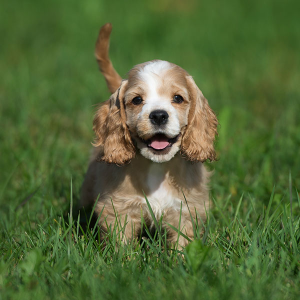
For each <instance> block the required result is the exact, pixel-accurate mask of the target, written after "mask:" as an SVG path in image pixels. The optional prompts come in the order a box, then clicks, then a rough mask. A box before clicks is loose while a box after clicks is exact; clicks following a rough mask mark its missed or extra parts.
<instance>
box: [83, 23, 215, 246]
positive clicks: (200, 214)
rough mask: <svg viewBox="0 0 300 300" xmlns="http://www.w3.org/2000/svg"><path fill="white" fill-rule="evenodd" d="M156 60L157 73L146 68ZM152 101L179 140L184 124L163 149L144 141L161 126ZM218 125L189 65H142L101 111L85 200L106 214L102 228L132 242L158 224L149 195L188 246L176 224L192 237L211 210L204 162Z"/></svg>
mask: <svg viewBox="0 0 300 300" xmlns="http://www.w3.org/2000/svg"><path fill="white" fill-rule="evenodd" d="M102 28H103V27H102ZM108 36H109V35H108ZM98 46H99V45H98ZM99 47H100V48H101V47H102V46H101V45H100V46H99ZM103 47H104V48H105V47H106V46H105V45H104V46H103ZM105 49H108V48H105ZM99 53H101V51H100V52H99ZM107 57H108V54H107ZM100 60H101V59H100ZM153 63H154V65H153V66H156V65H155V63H157V66H158V67H157V68H161V69H159V72H158V71H157V72H158V73H157V74H156V73H153V72H155V69H154V70H153V71H149V72H148V71H147V72H148V73H147V72H146V71H145V70H146V69H147V66H149V65H150V69H149V70H152V69H151V66H152V65H151V64H153ZM107 66H108V71H107V70H106V69H105V65H102V67H104V69H103V70H102V72H103V74H107V72H108V73H109V72H110V71H109V69H110V64H108V65H107ZM142 72H146V73H145V74H150V75H149V76H151V78H150V79H145V77H143V73H142ZM147 76H148V75H147ZM109 78H110V77H106V80H107V81H108V85H109V86H110V87H112V86H114V84H115V82H116V81H115V78H116V77H114V79H112V81H110V79H109ZM147 80H148V81H147ZM149 80H150V81H149ZM154 88H155V91H153V89H154ZM153 92H155V93H153ZM175 95H181V96H182V97H183V98H184V102H182V103H175V102H174V101H173V98H174V96H175ZM136 96H141V97H142V98H143V103H142V104H140V105H135V104H133V103H132V100H133V99H134V98H135V97H136ZM151 97H152V98H153V97H154V98H153V99H152V98H151ZM156 98H157V99H156ZM149 99H152V100H151V101H154V102H149V101H150V100H149ZM158 100H159V101H158ZM147 101H148V102H147ZM155 101H156V102H155ZM157 101H158V102H157ZM151 103H158V106H160V105H163V107H164V109H165V110H166V111H167V112H168V114H169V120H170V121H169V123H171V125H170V126H171V127H170V128H169V127H164V132H165V134H166V135H168V134H170V138H173V137H174V133H173V134H171V132H172V130H173V131H174V130H175V128H177V127H178V130H179V134H178V136H177V140H176V142H174V144H172V146H171V147H170V148H166V150H163V151H162V152H159V154H157V153H156V152H155V151H154V150H152V149H150V148H149V147H147V146H146V145H145V143H144V142H143V140H147V139H148V138H151V137H152V136H154V135H155V134H156V130H157V129H155V128H156V127H155V126H153V124H151V122H150V121H149V111H148V110H147V107H148V106H149V105H150V106H149V107H150V108H151V109H152V108H153V109H156V108H155V107H152V106H151V105H152V104H151ZM147 105H148V106H147ZM159 109H160V107H159ZM172 118H173V119H172ZM172 122H173V123H172ZM169 123H168V124H169ZM168 124H167V125H168ZM217 124H218V121H217V119H216V116H215V114H214V113H213V111H212V110H211V108H210V107H209V105H208V102H207V100H206V99H205V98H204V96H203V94H202V93H201V91H200V90H199V88H198V87H197V86H196V84H195V82H194V80H193V79H192V77H191V76H189V74H188V73H187V72H186V71H185V70H183V69H182V68H180V67H178V66H176V65H174V64H171V63H167V62H161V61H152V62H147V63H144V64H140V65H137V66H135V67H134V68H133V69H132V70H131V71H130V72H129V74H128V79H127V80H125V81H123V82H122V83H120V86H119V87H117V89H116V91H115V92H114V93H113V95H112V96H111V97H110V99H109V100H108V101H106V102H105V103H104V104H103V105H102V106H101V107H100V108H99V109H98V111H97V113H96V115H95V118H94V127H93V129H94V131H95V133H96V139H95V143H94V146H96V148H95V149H94V152H93V155H92V157H91V160H90V165H89V168H88V172H87V175H86V177H85V180H84V183H83V186H82V194H81V202H80V204H81V205H82V206H86V205H89V204H92V203H93V202H95V201H98V202H97V204H96V213H97V214H98V215H99V216H101V217H100V221H99V225H100V226H101V228H102V230H103V231H104V232H108V231H109V230H110V229H113V228H114V227H115V226H117V228H118V230H121V229H122V228H123V229H124V228H125V229H124V230H121V231H122V232H123V234H124V235H123V236H122V240H123V241H125V242H126V241H129V240H132V238H136V237H137V236H138V234H139V233H140V230H141V218H142V217H143V218H144V220H145V221H146V223H147V225H148V226H149V227H150V228H152V227H153V226H154V222H153V220H152V218H151V215H150V212H149V209H148V207H147V204H146V201H145V195H146V196H147V198H148V200H149V202H150V205H151V207H152V208H153V211H154V213H155V215H156V217H157V218H160V217H162V218H163V225H164V227H165V228H166V229H167V230H168V232H169V234H168V238H169V242H170V244H175V243H176V241H177V239H179V245H181V246H185V245H186V244H187V242H188V241H187V240H186V239H185V238H183V237H182V236H180V237H179V236H178V234H177V233H176V231H174V230H172V229H171V227H170V226H169V225H168V224H171V225H172V226H174V227H176V228H178V229H180V230H181V231H182V232H183V233H184V234H186V235H187V236H188V237H189V238H190V239H192V238H193V226H192V224H193V221H195V222H198V224H199V225H200V224H201V223H202V222H205V220H206V211H207V210H208V209H209V207H210V201H209V191H208V187H207V185H208V180H209V173H208V172H207V171H206V169H205V167H204V165H203V164H202V162H203V161H205V160H206V159H210V160H214V159H215V158H216V154H215V151H214V139H215V135H216V134H217ZM172 126H173V127H172ZM168 128H169V129H168ZM176 134H177V133H176ZM168 138H169V137H168ZM176 149H177V150H176ZM178 150H180V151H178ZM153 151H154V152H153ZM172 151H173V152H174V153H173V154H172V153H171V152H172ZM177 151H178V152H177ZM180 152H181V154H182V155H181V154H180ZM153 157H154V158H153ZM157 157H158V158H157ZM99 160H100V162H99ZM152 172H154V174H152ZM155 172H156V173H155ZM185 199H186V200H185ZM186 201H187V202H186ZM180 208H182V211H181V217H180ZM190 214H191V215H192V218H193V221H192V219H191V216H190ZM180 218H181V222H180V224H179V220H180Z"/></svg>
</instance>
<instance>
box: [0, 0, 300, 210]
mask: <svg viewBox="0 0 300 300" xmlns="http://www.w3.org/2000/svg"><path fill="white" fill-rule="evenodd" d="M299 8H300V5H299V2H297V1H289V0H287V1H276V0H273V1H269V0H266V1H251V2H250V1H237V0H233V1H218V0H213V1H195V0H187V1H181V0H175V1H171V0H161V1H158V0H152V1H101V0H89V1H70V0H64V1H58V0H53V1H44V0H41V1H33V0H32V1H28V0H27V1H15V0H13V1H5V2H3V3H2V4H1V15H0V22H1V25H0V31H1V46H0V59H1V60H0V70H1V82H0V114H1V130H0V140H1V142H0V153H1V154H0V155H1V156H0V170H1V172H0V197H1V198H0V201H1V202H0V203H1V207H2V208H4V209H9V207H10V206H16V205H18V204H19V203H20V202H22V200H24V199H25V198H26V197H27V196H28V194H31V193H32V192H33V191H36V189H37V188H39V190H38V192H37V193H36V194H35V199H36V201H37V200H38V199H39V200H44V202H45V203H52V204H53V203H54V204H57V205H58V206H60V205H61V203H62V202H61V200H64V201H65V202H66V203H68V199H67V198H68V196H67V195H68V193H69V185H70V180H71V178H73V184H74V188H75V192H74V196H75V198H78V192H79V189H80V185H81V182H82V179H83V176H84V172H85V170H86V167H87V161H88V157H89V151H90V148H91V146H90V142H91V141H92V139H93V132H92V129H91V128H92V118H93V113H94V111H95V108H94V105H95V104H97V103H99V102H101V101H104V100H106V99H107V98H108V97H109V93H108V91H107V88H106V86H105V82H104V80H103V78H102V76H101V74H100V73H99V71H98V68H97V64H96V62H95V59H94V54H93V52H94V43H95V40H96V38H97V35H98V31H99V28H100V26H101V25H103V24H104V23H106V22H111V23H112V24H113V33H112V39H111V50H110V55H111V59H112V61H113V63H114V65H115V67H116V69H117V70H118V72H119V73H120V74H121V75H122V76H126V72H128V70H129V69H131V68H132V66H133V65H135V64H138V63H141V62H144V61H147V60H152V59H156V58H158V59H164V60H168V61H171V62H173V63H176V64H178V65H180V66H181V67H183V68H184V69H186V70H187V71H188V72H189V73H190V74H191V75H192V76H194V78H195V80H196V83H197V84H198V86H199V87H200V89H201V90H202V91H203V93H204V95H205V96H206V98H207V99H208V101H209V103H210V105H211V107H212V108H213V109H214V111H215V112H216V114H217V116H218V118H219V122H220V127H219V138H218V141H217V149H218V154H219V161H218V162H217V163H214V164H212V165H211V168H213V169H215V176H214V177H213V179H212V190H213V191H212V193H213V194H214V196H215V197H216V198H217V199H219V200H220V201H222V199H223V198H224V197H227V196H228V195H232V196H233V197H235V196H236V195H237V197H239V196H240V195H241V193H246V194H247V193H252V194H253V195H254V197H257V198H259V199H262V200H267V199H269V195H270V192H271V190H272V188H273V186H274V185H276V186H278V192H279V193H281V192H282V193H283V190H284V189H285V188H286V187H287V184H288V175H289V172H291V174H292V178H293V182H294V183H295V185H296V186H298V187H299V161H300V155H299V146H300V129H299V123H300V121H299V120H300V118H299V96H300V84H299V82H300V73H299V67H300V65H299V53H300V38H299V36H300V26H299V18H298V13H299ZM36 201H35V202H36Z"/></svg>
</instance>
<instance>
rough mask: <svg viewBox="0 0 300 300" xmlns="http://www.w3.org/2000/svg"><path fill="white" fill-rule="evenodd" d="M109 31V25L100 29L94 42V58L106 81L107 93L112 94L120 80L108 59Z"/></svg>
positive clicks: (110, 28) (110, 27)
mask: <svg viewBox="0 0 300 300" xmlns="http://www.w3.org/2000/svg"><path fill="white" fill-rule="evenodd" d="M111 30H112V26H111V24H110V23H106V24H105V25H103V26H102V27H101V29H100V32H99V36H98V39H97V42H96V49H95V57H96V59H97V62H98V65H99V68H100V71H101V73H102V74H103V76H104V78H105V80H106V83H107V86H108V89H109V91H110V92H111V93H114V92H115V91H116V90H117V89H118V88H119V86H120V84H121V81H122V78H121V77H120V75H119V74H118V73H117V72H116V70H115V69H114V67H113V65H112V63H111V61H110V59H109V54H108V53H109V37H110V33H111Z"/></svg>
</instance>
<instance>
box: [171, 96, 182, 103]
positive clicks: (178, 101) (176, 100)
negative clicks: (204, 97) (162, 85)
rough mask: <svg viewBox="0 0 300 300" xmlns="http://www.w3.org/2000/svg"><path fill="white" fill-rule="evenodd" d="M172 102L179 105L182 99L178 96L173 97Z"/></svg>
mask: <svg viewBox="0 0 300 300" xmlns="http://www.w3.org/2000/svg"><path fill="white" fill-rule="evenodd" d="M173 102H175V103H178V104H180V103H182V102H183V98H182V97H181V96H180V95H175V96H174V97H173Z"/></svg>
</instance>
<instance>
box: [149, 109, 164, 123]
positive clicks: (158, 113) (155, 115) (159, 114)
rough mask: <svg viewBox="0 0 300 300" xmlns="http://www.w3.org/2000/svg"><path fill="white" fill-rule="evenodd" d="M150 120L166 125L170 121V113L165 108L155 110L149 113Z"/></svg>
mask: <svg viewBox="0 0 300 300" xmlns="http://www.w3.org/2000/svg"><path fill="white" fill-rule="evenodd" d="M149 119H150V122H151V123H152V124H153V125H158V126H161V125H165V124H167V122H168V119H169V115H168V113H167V112H166V111H165V110H154V111H152V112H151V113H150V115H149Z"/></svg>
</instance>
